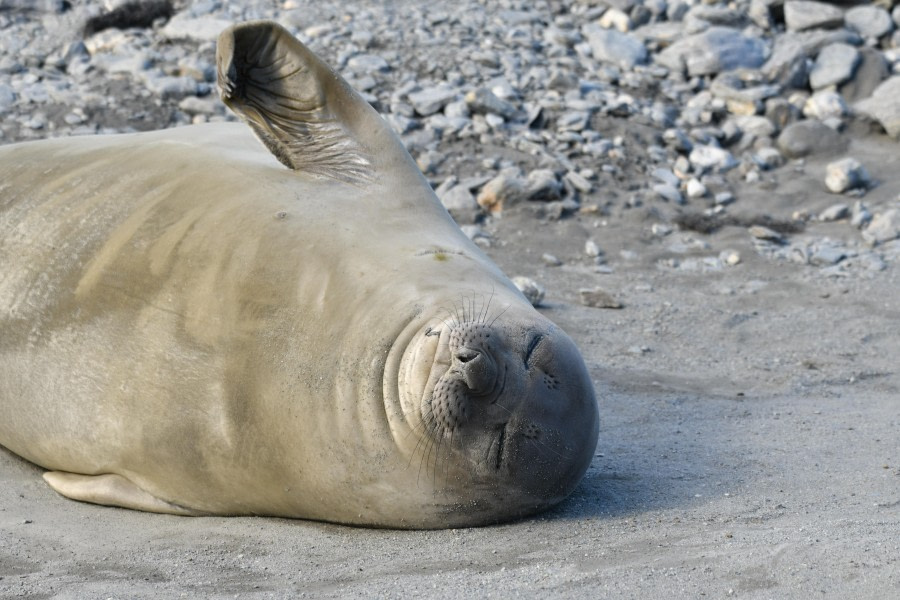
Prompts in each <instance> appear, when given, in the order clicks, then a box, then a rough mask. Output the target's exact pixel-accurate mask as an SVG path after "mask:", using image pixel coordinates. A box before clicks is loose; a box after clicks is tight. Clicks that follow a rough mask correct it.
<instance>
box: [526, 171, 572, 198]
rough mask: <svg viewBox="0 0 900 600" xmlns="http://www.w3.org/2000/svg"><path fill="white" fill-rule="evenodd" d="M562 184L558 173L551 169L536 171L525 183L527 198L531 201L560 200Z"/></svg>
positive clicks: (530, 174) (529, 175)
mask: <svg viewBox="0 0 900 600" xmlns="http://www.w3.org/2000/svg"><path fill="white" fill-rule="evenodd" d="M562 190H563V187H562V184H560V182H559V179H557V177H556V173H554V172H553V171H551V170H550V169H536V170H534V171H532V172H531V173H529V174H528V179H527V181H526V183H525V197H526V198H528V199H529V200H543V201H549V200H559V199H560V198H561V197H562Z"/></svg>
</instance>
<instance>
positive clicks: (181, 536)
mask: <svg viewBox="0 0 900 600" xmlns="http://www.w3.org/2000/svg"><path fill="white" fill-rule="evenodd" d="M866 139H867V141H866V142H864V143H862V142H856V143H855V145H854V146H853V147H851V151H852V152H851V153H852V154H853V155H854V156H857V157H858V158H859V159H860V160H862V161H863V162H864V163H865V164H868V165H870V170H871V171H872V172H873V175H874V176H875V177H876V178H877V179H879V180H880V181H881V185H880V186H879V187H878V188H876V189H875V190H873V191H871V192H870V193H869V195H868V196H867V201H869V202H871V203H872V204H874V205H877V204H879V203H883V202H888V201H890V200H892V199H893V198H894V197H896V192H897V190H900V168H898V167H900V157H898V153H897V152H896V148H897V146H896V143H895V142H890V141H887V140H886V139H884V138H881V137H879V136H874V137H869V138H866ZM823 169H824V162H823V163H821V164H819V163H817V162H809V163H807V164H806V166H805V168H804V170H803V172H800V171H798V170H797V169H785V170H782V171H781V172H780V173H781V175H779V176H777V177H780V180H779V181H777V184H778V185H776V186H775V188H774V191H771V190H770V191H768V192H765V193H763V192H760V190H759V187H758V186H754V188H753V189H750V188H748V189H746V190H739V192H738V196H739V197H740V198H741V203H742V204H743V205H745V206H747V207H753V209H754V210H757V211H760V212H765V213H770V214H774V215H776V216H782V217H784V216H789V215H790V211H791V210H792V209H793V208H796V207H798V206H802V207H803V208H806V209H809V210H816V209H821V208H824V207H825V206H828V205H829V204H831V203H833V202H834V201H835V199H836V198H835V197H834V196H830V195H828V194H826V193H825V192H823V191H822V189H823V188H822V184H821V180H822V173H823ZM607 193H612V192H611V191H604V190H600V191H597V192H595V194H594V196H593V198H594V199H595V201H597V202H599V201H601V200H602V198H603V197H604V194H607ZM754 194H755V196H754ZM748 198H752V199H753V200H752V201H751V200H748ZM532 208H533V207H529V206H522V207H518V208H515V209H513V210H510V211H507V212H506V213H505V214H504V216H503V218H502V219H499V220H498V221H496V222H495V223H494V225H493V230H494V234H495V240H496V241H495V244H494V246H493V247H492V248H491V249H489V253H490V254H491V255H492V257H493V258H494V259H495V260H496V261H497V262H498V263H499V264H500V265H501V266H502V267H503V268H504V269H505V270H506V271H507V273H509V274H510V275H517V274H522V275H528V276H531V277H534V278H536V279H538V280H539V281H541V282H542V283H543V284H545V285H546V286H547V288H548V296H547V300H546V302H545V307H544V308H543V309H542V310H543V311H544V312H545V314H547V315H548V316H549V317H550V318H551V319H553V320H555V321H556V322H558V323H559V324H560V325H562V326H563V327H564V328H565V329H566V330H567V331H569V332H570V333H571V334H572V336H573V337H574V338H575V340H576V342H577V343H578V344H579V346H580V348H581V349H582V351H583V353H584V356H585V359H586V361H587V363H588V366H589V369H590V371H591V374H592V376H593V379H594V381H595V383H596V386H597V390H598V396H599V400H600V410H601V418H602V425H601V432H600V443H599V446H598V448H597V452H596V455H595V458H594V461H593V464H592V465H591V468H590V470H589V471H588V473H587V475H586V477H585V478H584V481H583V482H582V483H581V485H580V486H579V487H578V488H577V490H576V491H575V493H574V494H573V495H572V496H571V498H570V499H569V500H567V501H566V502H564V503H563V504H562V505H560V506H559V507H558V508H557V509H555V510H553V511H551V512H549V513H546V514H544V515H541V516H539V517H537V518H533V519H528V520H525V521H521V522H517V523H512V524H508V525H502V526H495V527H487V528H481V529H468V530H448V531H429V532H409V531H387V530H367V529H356V528H350V527H341V526H334V525H328V524H319V523H312V522H303V521H290V520H281V519H269V518H185V517H172V516H165V515H157V514H145V513H139V512H133V511H128V510H120V509H114V508H104V507H99V506H92V505H87V504H80V503H77V502H73V501H69V500H66V499H64V498H62V497H60V496H58V495H56V494H55V493H54V492H53V491H52V490H50V488H49V487H47V486H46V485H45V484H44V482H43V481H42V479H41V477H40V475H41V469H39V468H37V467H35V466H33V465H31V464H28V463H26V462H24V461H22V460H20V459H18V458H17V457H15V456H13V455H12V454H10V453H8V452H6V451H2V450H0V597H3V598H9V597H28V598H79V599H81V598H172V597H177V596H182V597H208V598H219V597H223V598H224V597H241V598H257V597H259V598H270V597H272V598H292V597H303V596H306V597H378V598H382V597H397V598H401V597H411V596H427V597H437V598H461V597H471V596H473V595H476V594H477V595H478V596H484V597H502V598H506V597H516V596H521V597H546V596H555V597H579V598H580V597H595V598H599V597H610V598H671V597H688V598H697V597H701V596H703V597H712V598H721V597H737V598H811V597H826V598H893V597H900V394H898V391H900V374H898V362H897V361H898V359H897V357H898V355H900V336H898V335H897V334H898V331H900V330H898V322H900V275H898V272H900V266H898V265H897V264H893V265H892V266H890V267H889V268H888V269H887V270H884V271H881V272H877V273H874V274H871V273H865V272H863V273H859V274H851V275H849V276H846V277H827V276H824V275H823V274H822V272H821V271H820V270H819V269H818V268H817V267H811V266H806V265H799V264H795V263H791V262H777V261H772V260H770V259H766V258H763V257H761V256H759V255H758V254H757V253H756V252H755V251H754V250H753V247H752V244H751V238H750V236H749V235H748V234H747V231H746V229H745V228H743V227H726V228H724V229H722V230H720V231H718V232H716V233H714V234H712V235H709V236H701V235H699V234H693V235H694V236H695V237H698V238H702V239H703V240H704V241H706V242H707V243H709V244H710V246H711V248H712V250H706V251H696V254H697V255H709V254H711V253H712V254H715V253H717V252H718V250H719V249H721V248H726V247H727V248H732V249H734V250H737V251H738V252H739V253H740V255H741V257H742V262H741V263H740V264H739V265H737V266H735V267H732V268H728V269H724V270H720V271H713V272H699V271H698V272H684V271H674V270H671V269H665V268H660V267H659V266H658V261H659V260H660V259H664V258H666V257H667V256H671V253H670V252H669V251H667V250H666V244H668V243H669V242H670V241H671V236H670V239H668V241H659V240H657V239H655V238H653V236H651V235H650V234H649V228H650V226H651V224H652V223H654V222H658V221H659V215H658V214H655V212H654V210H651V209H647V208H637V209H614V210H613V211H612V212H611V213H610V214H609V215H607V216H600V215H599V214H590V213H588V214H582V215H577V216H574V217H571V218H567V219H563V220H561V221H545V220H541V219H539V218H538V217H536V216H535V215H534V211H533V210H532ZM806 234H809V235H818V236H822V235H826V234H827V235H830V236H832V237H834V238H841V237H843V238H845V239H846V238H850V237H854V236H858V235H859V234H858V232H857V231H856V230H854V229H853V228H851V227H850V226H849V225H848V224H846V223H842V224H841V223H839V224H824V223H821V224H813V225H811V226H810V227H809V228H808V229H807V232H806ZM672 235H675V236H683V235H685V234H684V233H679V232H676V233H674V234H672ZM588 238H593V239H595V240H596V241H597V242H598V243H599V244H600V245H601V246H602V247H603V249H604V250H605V252H606V255H607V256H608V257H609V261H608V262H609V265H610V266H611V267H612V268H613V271H614V272H613V273H611V274H600V273H597V272H596V271H595V269H594V267H593V266H592V265H591V264H590V263H589V261H588V259H587V258H585V257H584V255H583V250H582V248H583V245H584V242H585V240H587V239H588ZM622 250H625V251H630V252H626V253H625V255H624V256H625V258H623V254H622V253H621V251H622ZM544 252H550V253H553V254H555V255H557V256H558V257H559V258H561V259H562V260H563V262H564V265H563V266H560V267H547V266H543V264H542V262H541V261H540V256H541V254H542V253H544ZM679 256H680V258H681V259H684V258H685V255H683V254H682V255H679ZM687 256H690V253H689V254H688V255H687ZM595 286H599V287H602V288H603V289H605V290H607V291H609V292H611V293H612V294H614V295H615V296H616V297H617V298H619V299H620V300H621V301H622V302H623V303H624V304H625V307H624V308H623V309H621V310H601V309H595V308H588V307H585V306H582V305H580V303H579V301H578V290H579V289H580V288H588V287H595Z"/></svg>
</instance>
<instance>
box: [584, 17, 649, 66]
mask: <svg viewBox="0 0 900 600" xmlns="http://www.w3.org/2000/svg"><path fill="white" fill-rule="evenodd" d="M582 31H583V32H584V35H585V37H587V41H588V43H589V44H590V46H591V52H592V54H593V55H594V59H596V60H598V61H602V62H608V63H612V64H614V65H617V66H619V67H621V68H623V69H631V68H633V67H634V66H635V65H642V64H644V63H646V62H647V48H646V47H645V46H644V43H643V42H642V41H641V40H639V39H638V38H636V37H634V36H633V35H631V34H629V33H622V32H619V31H616V30H614V29H603V28H602V27H600V26H599V25H596V24H594V23H589V24H587V25H585V26H584V27H583V28H582Z"/></svg>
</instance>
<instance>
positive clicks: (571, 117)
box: [556, 110, 591, 131]
mask: <svg viewBox="0 0 900 600" xmlns="http://www.w3.org/2000/svg"><path fill="white" fill-rule="evenodd" d="M590 117H591V115H590V113H588V112H587V111H583V110H574V111H569V112H566V113H563V114H562V115H560V116H559V119H557V121H556V129H557V130H558V131H583V130H584V129H585V128H587V126H588V121H589V119H590Z"/></svg>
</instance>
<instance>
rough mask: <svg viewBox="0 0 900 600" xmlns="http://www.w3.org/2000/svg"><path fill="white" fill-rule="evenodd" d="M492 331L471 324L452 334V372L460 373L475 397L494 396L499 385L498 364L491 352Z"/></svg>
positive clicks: (480, 324) (485, 327)
mask: <svg viewBox="0 0 900 600" xmlns="http://www.w3.org/2000/svg"><path fill="white" fill-rule="evenodd" d="M490 341H491V332H490V330H489V328H488V327H487V326H486V325H484V324H482V323H467V324H465V325H462V326H460V327H458V328H457V329H455V330H454V331H453V333H452V334H451V335H450V349H451V352H452V356H453V362H452V364H451V366H450V372H451V373H454V374H458V376H459V377H460V378H461V379H462V382H463V383H465V386H466V387H467V388H468V390H469V392H470V393H471V395H473V396H487V395H491V394H492V393H493V392H494V391H495V389H496V387H497V384H498V377H497V374H498V369H497V362H496V360H495V359H494V357H493V353H492V352H491V351H490Z"/></svg>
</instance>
